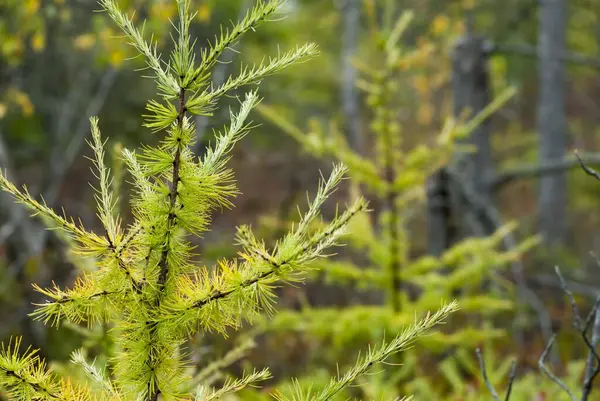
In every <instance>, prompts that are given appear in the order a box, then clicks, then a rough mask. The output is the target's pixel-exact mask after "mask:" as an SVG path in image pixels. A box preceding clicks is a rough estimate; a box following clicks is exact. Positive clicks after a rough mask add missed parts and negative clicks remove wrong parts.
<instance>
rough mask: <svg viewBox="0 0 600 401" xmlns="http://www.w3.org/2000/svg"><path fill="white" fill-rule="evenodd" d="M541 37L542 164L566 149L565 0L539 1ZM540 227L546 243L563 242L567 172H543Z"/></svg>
mask: <svg viewBox="0 0 600 401" xmlns="http://www.w3.org/2000/svg"><path fill="white" fill-rule="evenodd" d="M539 11H540V13H539V15H540V24H539V25H540V27H539V37H538V63H539V65H538V71H539V86H540V87H539V92H538V96H539V100H538V116H537V118H538V120H537V126H538V134H539V160H540V164H542V165H544V164H550V163H552V162H555V161H556V160H560V159H562V158H563V156H564V155H565V153H566V150H567V136H568V133H567V119H566V112H565V70H564V62H563V60H562V55H563V54H564V52H565V33H566V20H567V18H566V11H567V10H566V4H565V0H544V1H542V2H540V10H539ZM538 207H539V213H540V214H539V228H540V233H541V234H542V236H543V238H544V241H545V242H546V244H547V245H552V244H560V243H562V242H563V241H564V238H565V234H566V224H565V217H566V207H567V181H566V175H565V174H555V175H551V176H542V177H541V179H540V183H539V194H538Z"/></svg>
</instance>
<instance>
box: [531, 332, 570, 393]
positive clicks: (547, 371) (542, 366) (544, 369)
mask: <svg viewBox="0 0 600 401" xmlns="http://www.w3.org/2000/svg"><path fill="white" fill-rule="evenodd" d="M555 340H556V334H554V335H553V336H552V338H551V339H550V341H549V342H548V345H547V346H546V348H545V349H544V352H542V355H541V356H540V359H539V360H538V366H539V368H540V370H541V371H542V372H543V373H545V374H546V376H548V377H549V378H550V380H552V381H553V382H554V383H556V384H557V385H558V386H559V387H560V388H561V389H563V390H564V391H565V392H566V393H567V394H568V395H569V397H570V398H571V401H577V398H575V396H574V395H573V393H572V392H571V390H569V387H567V385H566V384H565V383H564V382H563V381H562V380H560V379H559V378H558V377H557V376H556V375H555V374H554V373H552V371H551V370H550V369H548V367H547V366H546V363H545V360H546V356H547V355H548V353H549V352H550V350H551V349H552V345H554V341H555Z"/></svg>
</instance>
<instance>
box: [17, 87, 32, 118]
mask: <svg viewBox="0 0 600 401" xmlns="http://www.w3.org/2000/svg"><path fill="white" fill-rule="evenodd" d="M13 97H14V100H15V103H16V104H18V105H19V107H21V112H22V113H23V115H24V116H25V117H30V116H31V115H32V114H33V111H34V107H33V103H31V99H30V98H29V96H28V95H27V94H26V93H24V92H21V91H14V92H13Z"/></svg>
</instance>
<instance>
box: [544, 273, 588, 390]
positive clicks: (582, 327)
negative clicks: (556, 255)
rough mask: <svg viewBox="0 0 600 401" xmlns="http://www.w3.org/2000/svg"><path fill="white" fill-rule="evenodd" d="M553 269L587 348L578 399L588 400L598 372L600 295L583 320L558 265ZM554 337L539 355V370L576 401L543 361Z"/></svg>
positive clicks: (574, 322)
mask: <svg viewBox="0 0 600 401" xmlns="http://www.w3.org/2000/svg"><path fill="white" fill-rule="evenodd" d="M555 271H556V275H557V276H558V279H559V281H560V285H561V288H562V290H563V292H564V293H565V295H567V297H568V298H569V302H570V304H571V310H572V312H573V327H574V328H575V329H576V330H577V331H578V332H579V334H580V335H581V337H582V339H583V341H584V343H585V345H586V347H587V348H588V350H589V354H588V358H587V361H586V366H585V378H584V381H583V385H582V395H581V399H580V401H588V398H589V395H590V394H591V392H592V385H593V382H594V379H595V378H596V377H597V376H598V374H599V373H600V355H598V352H597V351H596V346H597V344H598V341H599V338H600V337H599V336H600V334H598V331H600V317H599V315H600V313H599V308H600V296H599V297H598V298H597V299H596V302H595V303H594V307H593V308H592V311H591V312H590V314H589V315H588V316H587V318H586V319H585V320H584V319H583V318H582V316H581V313H580V311H579V307H578V306H577V302H576V301H575V297H574V296H573V292H572V291H571V289H570V288H569V286H568V285H567V282H566V280H565V279H564V277H563V276H562V274H561V272H560V269H559V267H558V266H556V267H555ZM590 327H591V328H592V340H591V341H590V339H589V338H588V335H587V332H588V330H589V329H590ZM555 339H556V335H553V336H552V339H551V340H550V342H549V343H548V345H547V346H546V348H545V350H544V352H543V353H542V355H541V356H540V359H539V361H538V365H539V367H540V370H541V371H542V372H543V373H544V374H546V376H548V377H549V378H550V379H551V380H552V381H553V382H555V383H556V384H557V385H558V386H559V387H560V388H561V389H563V391H564V392H566V393H567V394H568V395H569V397H570V398H571V400H572V401H578V400H577V398H576V397H575V396H574V395H573V392H572V391H571V389H569V387H568V386H567V385H566V384H565V383H564V382H563V381H562V380H560V379H559V378H558V377H557V376H556V375H555V374H554V373H552V371H551V370H550V369H549V368H548V367H547V366H546V363H545V359H546V355H547V354H548V352H549V351H550V350H551V349H552V346H553V345H554V341H555Z"/></svg>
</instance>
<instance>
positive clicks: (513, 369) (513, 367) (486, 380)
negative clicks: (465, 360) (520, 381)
mask: <svg viewBox="0 0 600 401" xmlns="http://www.w3.org/2000/svg"><path fill="white" fill-rule="evenodd" d="M476 353H477V359H478V360H479V369H480V370H481V376H482V377H483V382H484V384H485V386H486V387H487V389H488V390H489V392H490V394H491V395H492V398H493V399H494V401H500V397H499V396H498V393H497V392H496V389H495V388H494V385H493V384H492V383H491V382H490V379H489V378H488V375H487V369H486V367H485V361H484V360H483V356H482V355H481V351H480V350H479V348H477V350H476ZM516 377H517V362H516V361H513V363H512V364H511V365H510V374H509V376H508V388H507V389H506V396H505V397H504V401H509V400H510V395H511V393H512V387H513V383H514V381H515V378H516Z"/></svg>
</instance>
